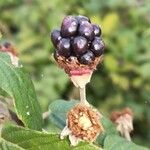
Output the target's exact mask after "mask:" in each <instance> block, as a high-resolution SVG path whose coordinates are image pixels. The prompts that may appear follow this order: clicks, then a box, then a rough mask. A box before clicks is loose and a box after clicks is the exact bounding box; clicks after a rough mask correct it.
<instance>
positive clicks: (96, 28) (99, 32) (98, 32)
mask: <svg viewBox="0 0 150 150" xmlns="http://www.w3.org/2000/svg"><path fill="white" fill-rule="evenodd" d="M93 29H94V34H95V36H100V35H101V29H100V27H99V26H98V25H96V24H93Z"/></svg>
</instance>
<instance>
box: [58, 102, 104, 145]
mask: <svg viewBox="0 0 150 150" xmlns="http://www.w3.org/2000/svg"><path fill="white" fill-rule="evenodd" d="M101 117H102V115H101V114H100V113H99V112H98V111H97V110H96V109H94V108H93V107H92V106H85V105H83V104H81V103H79V104H77V105H76V106H75V107H73V108H72V109H71V110H70V111H69V112H68V115H67V122H66V124H67V125H66V127H65V128H64V130H63V131H62V133H61V139H63V138H64V137H65V136H67V135H69V139H70V142H71V145H73V146H75V145H77V144H78V142H79V141H81V140H85V141H88V142H94V141H95V140H96V138H97V136H98V135H99V134H100V133H102V132H103V130H104V129H103V127H102V124H101V123H100V119H101Z"/></svg>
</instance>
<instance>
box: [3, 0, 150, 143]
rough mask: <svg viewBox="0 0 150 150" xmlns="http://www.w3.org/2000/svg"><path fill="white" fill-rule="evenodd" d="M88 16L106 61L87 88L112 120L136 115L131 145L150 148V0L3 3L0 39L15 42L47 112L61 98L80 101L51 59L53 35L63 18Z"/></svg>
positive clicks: (5, 0)
mask: <svg viewBox="0 0 150 150" xmlns="http://www.w3.org/2000/svg"><path fill="white" fill-rule="evenodd" d="M69 14H71V15H73V14H74V15H78V14H82V15H86V16H89V17H90V18H91V20H92V21H93V22H95V23H97V24H99V25H101V28H102V31H103V37H104V41H105V44H106V51H105V56H104V61H103V63H102V64H101V65H99V66H98V69H97V71H95V73H94V75H93V77H92V80H91V83H90V84H89V85H88V87H87V97H88V101H90V102H91V103H92V104H93V105H95V106H96V107H97V108H98V109H99V110H101V111H102V112H104V113H105V114H107V115H108V116H109V114H110V112H112V111H113V110H116V109H120V108H123V107H126V106H129V107H131V108H132V109H133V111H134V132H133V141H135V142H136V143H138V144H142V145H147V146H150V143H149V139H150V129H149V128H150V50H149V44H150V2H149V0H132V1H131V0H124V1H123V0H76V1H75V0H69V1H66V0H45V1H44V0H43V1H42V0H1V1H0V38H1V39H0V40H1V42H2V41H4V40H9V41H11V42H12V43H13V44H14V45H15V46H16V48H17V50H18V53H19V55H20V58H21V60H22V62H23V63H24V65H25V67H26V69H27V70H28V71H29V72H30V73H31V75H32V78H33V81H34V84H35V88H36V91H37V94H38V99H39V101H40V103H41V106H42V109H43V111H46V110H47V108H48V105H49V103H50V102H52V101H54V100H55V99H58V98H65V99H70V98H78V92H77V89H75V88H74V87H73V85H72V83H70V81H69V78H68V77H67V76H66V75H65V73H64V72H63V71H62V70H61V69H59V68H58V67H57V65H56V64H55V63H54V59H53V57H52V55H51V54H52V52H53V50H54V48H53V47H52V43H51V42H50V38H49V34H50V31H51V30H52V29H53V28H57V27H59V26H60V22H61V20H62V19H63V17H64V16H65V15H69Z"/></svg>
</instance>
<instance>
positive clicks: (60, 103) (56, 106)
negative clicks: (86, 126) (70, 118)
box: [49, 100, 79, 129]
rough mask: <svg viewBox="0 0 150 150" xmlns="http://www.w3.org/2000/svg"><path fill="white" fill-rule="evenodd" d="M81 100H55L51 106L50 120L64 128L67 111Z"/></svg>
mask: <svg viewBox="0 0 150 150" xmlns="http://www.w3.org/2000/svg"><path fill="white" fill-rule="evenodd" d="M78 102H79V101H77V100H71V101H65V100H57V101H54V102H53V103H52V104H50V106H49V111H50V116H49V120H50V121H51V122H52V123H53V124H55V125H56V126H57V127H59V128H60V129H63V128H64V127H65V125H66V117H67V112H68V111H69V110H70V109H71V108H72V107H73V106H74V105H75V104H77V103H78Z"/></svg>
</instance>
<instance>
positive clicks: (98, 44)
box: [91, 37, 105, 56]
mask: <svg viewBox="0 0 150 150" xmlns="http://www.w3.org/2000/svg"><path fill="white" fill-rule="evenodd" d="M104 47H105V45H104V42H103V41H102V39H101V38H99V37H95V39H94V40H93V42H92V44H91V51H93V53H94V54H95V56H101V55H102V54H103V52H104Z"/></svg>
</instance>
